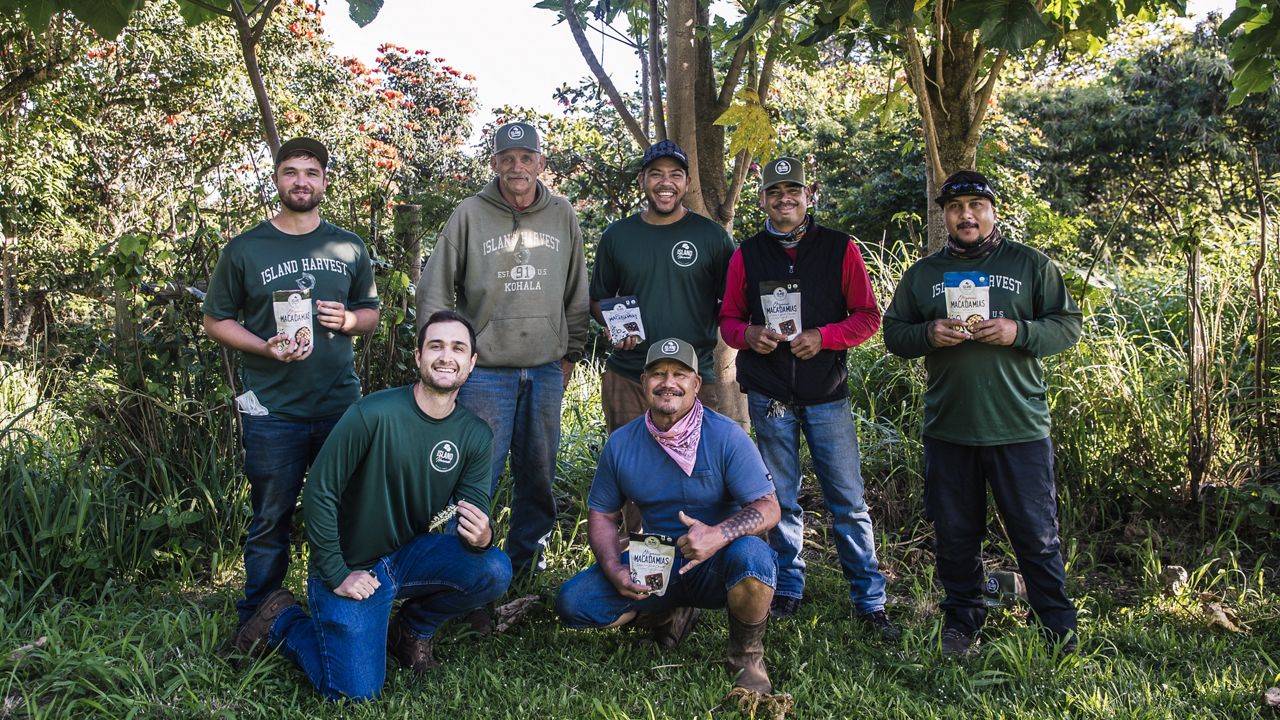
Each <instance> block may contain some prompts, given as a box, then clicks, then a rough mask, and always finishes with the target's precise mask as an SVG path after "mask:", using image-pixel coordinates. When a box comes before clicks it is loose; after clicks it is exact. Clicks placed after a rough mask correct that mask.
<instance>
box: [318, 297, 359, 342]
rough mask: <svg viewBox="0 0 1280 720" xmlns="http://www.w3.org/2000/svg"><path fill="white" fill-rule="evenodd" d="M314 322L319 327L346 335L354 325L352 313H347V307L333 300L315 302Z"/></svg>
mask: <svg viewBox="0 0 1280 720" xmlns="http://www.w3.org/2000/svg"><path fill="white" fill-rule="evenodd" d="M316 322H318V323H320V327H322V328H324V329H326V330H331V331H333V332H339V333H343V334H346V333H347V331H348V330H350V329H351V326H352V325H354V324H355V316H354V314H353V313H350V312H347V306H346V305H343V304H342V303H340V302H336V301H333V300H317V301H316Z"/></svg>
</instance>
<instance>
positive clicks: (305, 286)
mask: <svg viewBox="0 0 1280 720" xmlns="http://www.w3.org/2000/svg"><path fill="white" fill-rule="evenodd" d="M315 286H316V276H315V275H312V274H311V273H305V272H304V273H302V274H301V275H299V276H298V289H299V290H310V289H311V288H313V287H315Z"/></svg>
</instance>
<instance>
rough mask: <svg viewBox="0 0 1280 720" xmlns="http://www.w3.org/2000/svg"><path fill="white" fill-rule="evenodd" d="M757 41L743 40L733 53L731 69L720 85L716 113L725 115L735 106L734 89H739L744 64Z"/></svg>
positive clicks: (730, 63) (730, 62)
mask: <svg viewBox="0 0 1280 720" xmlns="http://www.w3.org/2000/svg"><path fill="white" fill-rule="evenodd" d="M754 42H755V40H754V39H753V40H750V41H748V40H747V39H746V38H743V40H742V42H740V43H738V47H737V49H736V50H734V51H733V59H732V60H730V61H729V69H728V70H727V71H726V72H725V74H724V82H723V83H721V85H720V94H719V95H718V96H717V97H716V113H717V114H718V115H723V114H724V111H725V110H728V109H729V106H730V105H732V104H733V89H734V88H736V87H738V78H740V77H742V64H743V62H744V61H745V60H746V58H747V50H748V49H749V48H750V47H751V45H752V44H753V43H754Z"/></svg>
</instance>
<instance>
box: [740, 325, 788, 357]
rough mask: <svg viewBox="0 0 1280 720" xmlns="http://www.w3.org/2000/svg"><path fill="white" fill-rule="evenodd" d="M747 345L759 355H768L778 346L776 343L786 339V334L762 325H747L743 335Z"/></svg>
mask: <svg viewBox="0 0 1280 720" xmlns="http://www.w3.org/2000/svg"><path fill="white" fill-rule="evenodd" d="M744 337H745V339H746V341H747V347H749V348H751V349H752V350H754V351H755V352H758V353H760V354H761V355H768V354H769V353H771V352H773V350H774V348H776V347H778V343H780V342H782V341H783V340H786V339H787V336H786V335H782V334H780V333H776V332H773V331H772V330H770V329H769V328H767V327H765V326H764V325H748V326H747V331H746V333H745V335H744Z"/></svg>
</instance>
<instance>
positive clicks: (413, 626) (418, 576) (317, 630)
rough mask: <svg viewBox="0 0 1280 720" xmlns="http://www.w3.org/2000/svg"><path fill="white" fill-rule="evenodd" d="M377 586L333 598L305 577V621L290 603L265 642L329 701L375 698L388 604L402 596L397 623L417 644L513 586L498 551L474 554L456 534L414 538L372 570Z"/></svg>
mask: <svg viewBox="0 0 1280 720" xmlns="http://www.w3.org/2000/svg"><path fill="white" fill-rule="evenodd" d="M371 570H372V572H373V573H375V574H376V575H377V576H378V582H380V583H381V585H380V586H379V587H378V589H377V590H376V591H375V592H374V593H373V595H372V596H370V597H368V598H366V599H364V600H352V599H351V598H345V597H341V596H339V595H335V594H334V593H333V591H332V590H330V589H329V587H328V586H327V585H325V583H324V581H323V580H321V579H320V578H318V577H315V576H312V577H310V578H308V579H307V601H308V603H309V604H310V605H311V616H310V617H308V616H307V614H306V613H305V612H303V611H302V608H301V607H299V606H297V605H295V606H293V607H291V608H288V609H287V610H285V611H284V612H282V613H280V616H279V617H277V618H276V620H275V622H273V623H272V624H271V633H270V635H269V641H270V644H271V645H273V646H274V645H280V646H281V652H283V653H284V655H285V656H286V657H288V658H289V659H290V660H292V661H293V662H294V663H296V664H297V665H298V667H300V668H302V671H303V672H304V673H306V674H307V678H309V679H310V680H311V684H313V685H315V687H316V689H317V690H319V691H320V692H321V694H323V695H324V696H325V697H327V698H329V699H330V700H337V699H338V698H342V697H348V698H353V699H356V700H369V699H372V698H376V697H377V696H378V693H379V692H381V691H382V682H383V680H384V679H385V678H386V672H387V657H386V656H387V625H388V622H389V621H390V619H391V603H392V601H393V600H395V599H396V598H405V602H404V604H403V605H401V606H400V617H401V618H402V619H403V620H404V622H406V623H408V627H409V629H410V630H411V631H413V633H415V634H416V635H417V636H418V637H420V638H424V639H427V638H431V637H434V636H435V632H436V628H438V627H440V625H442V624H443V623H444V622H445V621H446V620H449V619H450V618H455V617H458V616H460V615H462V614H464V613H466V612H467V611H469V610H473V609H475V608H478V607H480V606H482V605H485V604H487V603H489V602H492V601H493V600H496V599H497V598H499V597H501V596H502V594H503V593H504V592H506V591H507V586H508V585H510V584H511V561H510V560H508V559H507V556H506V555H504V554H503V552H502V551H501V550H499V549H497V548H489V549H488V550H486V551H484V552H482V553H481V552H473V551H471V550H467V549H466V548H464V547H463V546H462V543H461V541H459V540H458V536H456V535H441V534H438V533H429V534H425V535H419V536H417V537H415V538H414V539H412V540H410V541H409V542H408V543H405V544H404V545H403V546H402V547H401V548H400V549H398V550H396V551H395V552H393V553H391V554H390V555H387V556H385V557H383V558H382V559H380V560H378V562H377V564H375V565H374V566H373V568H371Z"/></svg>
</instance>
